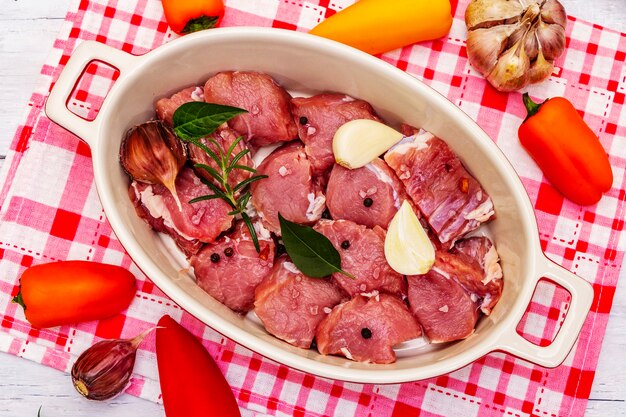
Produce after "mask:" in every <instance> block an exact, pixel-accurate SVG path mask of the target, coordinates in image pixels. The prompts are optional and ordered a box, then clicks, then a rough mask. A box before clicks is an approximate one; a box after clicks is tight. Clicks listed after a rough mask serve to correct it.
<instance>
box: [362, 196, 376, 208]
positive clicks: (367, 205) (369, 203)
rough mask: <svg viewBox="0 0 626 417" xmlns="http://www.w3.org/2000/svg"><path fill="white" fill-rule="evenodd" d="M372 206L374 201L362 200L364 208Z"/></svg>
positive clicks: (369, 199)
mask: <svg viewBox="0 0 626 417" xmlns="http://www.w3.org/2000/svg"><path fill="white" fill-rule="evenodd" d="M372 204H374V200H372V199H371V198H369V197H367V198H366V199H365V200H363V205H364V206H365V207H371V206H372Z"/></svg>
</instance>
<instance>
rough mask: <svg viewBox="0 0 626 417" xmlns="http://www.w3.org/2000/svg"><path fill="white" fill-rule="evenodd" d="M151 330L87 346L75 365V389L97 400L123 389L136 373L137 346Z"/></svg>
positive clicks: (73, 376)
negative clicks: (134, 372)
mask: <svg viewBox="0 0 626 417" xmlns="http://www.w3.org/2000/svg"><path fill="white" fill-rule="evenodd" d="M152 330H153V329H148V330H146V331H145V332H143V333H141V334H140V335H138V336H136V337H134V338H133V339H114V340H102V341H100V342H98V343H96V344H95V345H93V346H91V347H90V348H88V349H87V350H85V351H84V352H83V353H82V354H81V355H80V356H79V357H78V359H77V360H76V362H75V363H74V365H73V366H72V383H73V384H74V388H76V391H78V392H79V393H80V394H81V395H82V396H83V397H85V398H88V399H90V400H97V401H103V400H108V399H110V398H113V397H115V396H116V395H118V394H120V393H122V392H123V391H124V389H126V387H127V386H128V383H129V381H130V377H131V375H132V373H133V367H134V366H135V357H136V355H137V347H138V346H139V344H140V343H141V341H142V340H143V339H144V338H145V337H146V336H147V335H148V333H149V332H151V331H152Z"/></svg>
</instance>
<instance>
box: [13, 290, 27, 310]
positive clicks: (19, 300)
mask: <svg viewBox="0 0 626 417" xmlns="http://www.w3.org/2000/svg"><path fill="white" fill-rule="evenodd" d="M11 301H13V302H14V303H17V304H19V305H21V306H22V308H23V309H24V310H26V304H24V298H22V289H21V288H20V292H18V293H17V295H16V296H15V297H13V299H11Z"/></svg>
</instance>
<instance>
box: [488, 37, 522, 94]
mask: <svg viewBox="0 0 626 417" xmlns="http://www.w3.org/2000/svg"><path fill="white" fill-rule="evenodd" d="M529 68H530V60H529V59H528V56H527V55H526V52H525V51H524V48H523V47H522V45H521V44H520V43H517V44H516V45H515V46H513V47H512V48H510V49H509V50H508V51H506V52H505V53H504V54H503V55H502V56H501V57H500V59H499V60H498V63H497V64H496V66H495V67H494V69H493V71H491V72H490V73H489V75H487V81H489V82H490V83H491V85H493V86H494V87H495V88H496V89H497V90H499V91H504V92H507V91H514V90H519V89H520V88H522V87H523V86H525V85H526V84H528V69H529Z"/></svg>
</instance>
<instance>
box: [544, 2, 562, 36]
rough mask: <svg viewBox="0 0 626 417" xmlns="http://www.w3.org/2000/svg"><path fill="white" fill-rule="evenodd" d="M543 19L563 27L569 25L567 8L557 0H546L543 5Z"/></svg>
mask: <svg viewBox="0 0 626 417" xmlns="http://www.w3.org/2000/svg"><path fill="white" fill-rule="evenodd" d="M541 19H542V20H543V21H544V22H546V23H550V24H557V25H559V26H561V27H562V28H563V29H565V27H566V26H567V14H566V13H565V8H564V7H563V5H562V4H561V3H559V2H558V1H557V0H546V1H545V2H544V3H543V5H542V6H541Z"/></svg>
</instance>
